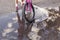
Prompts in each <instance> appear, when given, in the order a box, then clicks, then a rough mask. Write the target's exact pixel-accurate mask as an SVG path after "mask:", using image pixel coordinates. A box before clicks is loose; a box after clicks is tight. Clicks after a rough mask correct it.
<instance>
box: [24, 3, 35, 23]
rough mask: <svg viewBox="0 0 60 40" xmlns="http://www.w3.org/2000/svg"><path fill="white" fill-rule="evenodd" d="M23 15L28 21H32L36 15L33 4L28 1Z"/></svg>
mask: <svg viewBox="0 0 60 40" xmlns="http://www.w3.org/2000/svg"><path fill="white" fill-rule="evenodd" d="M23 16H24V18H25V19H26V21H27V22H29V23H32V22H33V21H34V17H35V10H34V7H33V5H32V4H29V3H26V4H25V6H24V10H23Z"/></svg>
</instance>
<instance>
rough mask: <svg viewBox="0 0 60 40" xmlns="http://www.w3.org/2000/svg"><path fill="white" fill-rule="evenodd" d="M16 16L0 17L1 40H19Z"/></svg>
mask: <svg viewBox="0 0 60 40" xmlns="http://www.w3.org/2000/svg"><path fill="white" fill-rule="evenodd" d="M15 16H16V14H14V13H12V14H9V15H5V16H4V15H3V16H2V17H0V40H17V35H18V34H17V28H18V23H17V18H16V17H15Z"/></svg>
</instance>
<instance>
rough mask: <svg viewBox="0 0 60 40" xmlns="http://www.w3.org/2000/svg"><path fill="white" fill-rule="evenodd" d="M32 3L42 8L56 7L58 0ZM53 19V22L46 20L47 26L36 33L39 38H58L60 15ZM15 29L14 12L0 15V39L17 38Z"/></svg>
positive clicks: (48, 39)
mask: <svg viewBox="0 0 60 40" xmlns="http://www.w3.org/2000/svg"><path fill="white" fill-rule="evenodd" d="M34 2H35V1H34ZM34 2H33V3H34ZM51 2H52V3H51ZM34 4H35V5H37V6H40V7H43V8H44V7H58V6H59V5H60V0H53V1H52V0H46V1H43V0H41V1H40V2H39V1H38V2H35V3H34ZM49 4H50V5H49ZM51 16H53V15H51ZM54 17H55V16H54ZM53 19H54V18H53ZM54 20H55V21H54V22H52V21H48V22H47V24H48V26H47V27H46V29H45V30H40V31H39V33H38V34H39V36H40V40H60V17H57V18H56V19H54ZM17 29H18V23H17V18H16V13H15V12H13V13H9V14H5V15H0V40H18V31H17Z"/></svg>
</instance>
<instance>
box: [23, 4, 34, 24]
mask: <svg viewBox="0 0 60 40" xmlns="http://www.w3.org/2000/svg"><path fill="white" fill-rule="evenodd" d="M27 5H28V3H26V4H25V6H24V10H23V16H24V18H25V19H26V21H27V22H29V23H32V22H34V17H35V10H34V7H33V5H32V4H31V8H32V11H33V17H32V20H28V19H27V18H26V15H25V8H26V6H27Z"/></svg>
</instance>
